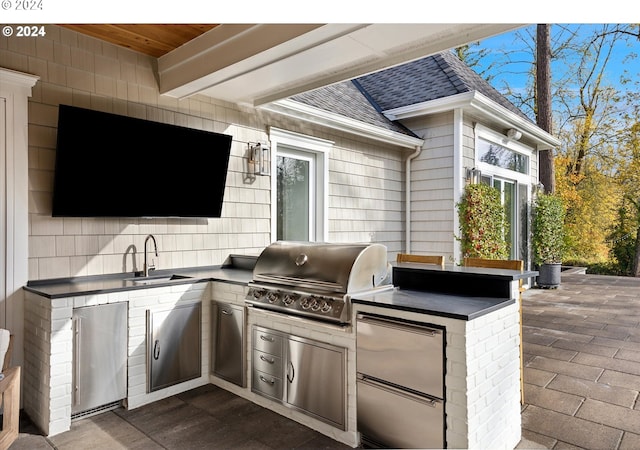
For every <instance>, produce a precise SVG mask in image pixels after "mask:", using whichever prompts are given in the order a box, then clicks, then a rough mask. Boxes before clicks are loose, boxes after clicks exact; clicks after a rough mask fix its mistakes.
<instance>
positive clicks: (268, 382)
mask: <svg viewBox="0 0 640 450" xmlns="http://www.w3.org/2000/svg"><path fill="white" fill-rule="evenodd" d="M260 381H262V382H264V383H267V384H270V385H272V386H273V385H274V384H276V380H274V379H273V378H272V379H271V380H267V379H266V378H265V377H263V376H262V375H260Z"/></svg>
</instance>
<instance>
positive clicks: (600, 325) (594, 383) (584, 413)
mask: <svg viewBox="0 0 640 450" xmlns="http://www.w3.org/2000/svg"><path fill="white" fill-rule="evenodd" d="M523 314H524V318H523V334H524V364H525V369H524V379H525V403H526V404H525V406H524V408H523V412H522V430H523V439H524V440H523V442H522V443H521V445H519V446H518V448H531V447H536V448H548V449H559V448H563V449H565V448H576V447H578V448H589V449H640V399H639V398H638V392H639V391H640V279H637V278H624V277H609V276H599V275H580V274H570V275H563V277H562V283H561V285H560V287H559V288H558V289H555V290H541V289H530V290H528V291H527V292H525V293H524V295H523Z"/></svg>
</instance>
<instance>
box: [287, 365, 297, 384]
mask: <svg viewBox="0 0 640 450" xmlns="http://www.w3.org/2000/svg"><path fill="white" fill-rule="evenodd" d="M289 368H290V369H291V371H287V380H289V383H293V379H294V378H295V377H296V369H295V368H294V367H293V363H292V362H291V361H289ZM289 374H291V375H289Z"/></svg>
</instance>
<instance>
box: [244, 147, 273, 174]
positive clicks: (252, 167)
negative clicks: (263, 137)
mask: <svg viewBox="0 0 640 450" xmlns="http://www.w3.org/2000/svg"><path fill="white" fill-rule="evenodd" d="M248 145H249V152H248V154H249V174H250V175H270V170H269V169H270V167H271V148H270V147H269V144H267V143H266V142H249V144H248Z"/></svg>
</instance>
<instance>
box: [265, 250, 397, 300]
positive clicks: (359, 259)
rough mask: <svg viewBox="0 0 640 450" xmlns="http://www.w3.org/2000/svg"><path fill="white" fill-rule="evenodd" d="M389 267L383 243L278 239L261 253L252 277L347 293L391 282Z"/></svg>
mask: <svg viewBox="0 0 640 450" xmlns="http://www.w3.org/2000/svg"><path fill="white" fill-rule="evenodd" d="M390 269H391V266H390V264H389V263H388V262H387V248H386V247H385V246H384V245H381V244H330V243H318V242H292V241H277V242H274V243H273V244H271V245H269V246H268V247H267V248H265V249H264V250H263V252H262V253H261V254H260V256H259V257H258V260H257V262H256V266H255V268H254V269H253V281H254V282H263V283H270V284H276V285H279V286H283V287H289V288H291V289H295V288H305V289H313V290H315V291H320V292H331V293H339V294H343V295H344V294H353V293H354V292H360V291H366V290H370V289H373V288H376V287H378V286H381V285H385V284H390V282H391V270H390Z"/></svg>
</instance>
